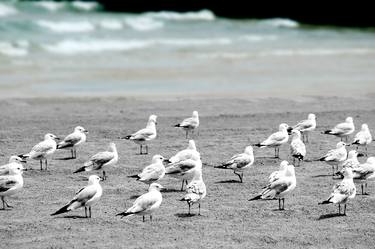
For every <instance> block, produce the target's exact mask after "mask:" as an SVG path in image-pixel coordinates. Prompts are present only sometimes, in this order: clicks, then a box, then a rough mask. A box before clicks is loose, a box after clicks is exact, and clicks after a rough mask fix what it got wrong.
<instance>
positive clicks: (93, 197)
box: [51, 175, 103, 218]
mask: <svg viewBox="0 0 375 249" xmlns="http://www.w3.org/2000/svg"><path fill="white" fill-rule="evenodd" d="M99 181H100V177H99V176H97V175H91V176H90V177H89V182H88V184H87V186H86V187H84V188H82V189H80V190H79V191H78V192H77V193H76V196H75V197H74V198H73V200H71V201H70V202H69V203H68V204H66V205H65V206H64V207H62V208H60V209H59V210H57V211H56V212H54V213H53V214H51V215H57V214H62V213H66V212H69V211H73V210H76V209H78V208H81V207H85V217H86V218H87V217H88V218H91V206H92V205H94V204H95V203H96V202H98V201H99V199H100V197H101V196H102V193H103V189H102V187H101V186H100V184H99ZM87 209H88V210H89V215H88V216H87Z"/></svg>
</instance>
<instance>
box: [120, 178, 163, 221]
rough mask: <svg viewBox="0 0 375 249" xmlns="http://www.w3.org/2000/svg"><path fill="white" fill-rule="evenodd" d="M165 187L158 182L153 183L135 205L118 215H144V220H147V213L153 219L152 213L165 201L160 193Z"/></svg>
mask: <svg viewBox="0 0 375 249" xmlns="http://www.w3.org/2000/svg"><path fill="white" fill-rule="evenodd" d="M162 189H163V187H162V186H161V185H160V184H158V183H155V182H154V183H151V185H150V187H149V189H148V192H147V193H145V194H143V195H141V196H140V197H138V198H137V199H136V200H135V201H134V203H133V206H131V207H130V208H129V209H128V210H126V211H125V212H121V213H119V214H117V215H120V216H122V217H125V216H131V215H142V216H143V222H145V215H147V214H148V215H150V220H151V221H152V213H153V212H154V211H156V210H157V209H158V208H159V207H160V204H161V202H162V201H163V197H162V195H161V193H160V190H162ZM117 215H116V216H117Z"/></svg>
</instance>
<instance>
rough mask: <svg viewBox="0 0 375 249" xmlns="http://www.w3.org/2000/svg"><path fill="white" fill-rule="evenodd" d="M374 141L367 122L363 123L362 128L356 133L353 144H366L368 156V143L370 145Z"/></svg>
mask: <svg viewBox="0 0 375 249" xmlns="http://www.w3.org/2000/svg"><path fill="white" fill-rule="evenodd" d="M371 142H372V136H371V133H370V130H369V128H368V125H367V124H362V127H361V130H360V131H359V132H358V133H357V134H356V135H355V137H354V140H353V143H352V144H353V145H356V146H357V150H358V146H364V147H365V150H366V154H365V155H366V156H367V145H369V144H370V143H371Z"/></svg>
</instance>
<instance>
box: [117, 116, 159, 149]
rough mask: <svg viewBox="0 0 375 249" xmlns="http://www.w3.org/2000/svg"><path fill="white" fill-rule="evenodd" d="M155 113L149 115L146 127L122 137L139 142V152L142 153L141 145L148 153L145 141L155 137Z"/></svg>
mask: <svg viewBox="0 0 375 249" xmlns="http://www.w3.org/2000/svg"><path fill="white" fill-rule="evenodd" d="M156 118H157V116H156V115H151V116H150V117H149V119H148V122H147V126H146V128H144V129H142V130H139V131H137V132H136V133H133V134H131V135H127V136H125V137H123V139H128V140H132V141H134V143H136V144H139V154H140V155H142V154H143V151H142V148H143V146H145V147H146V153H145V154H148V145H147V143H148V142H149V141H151V140H153V139H155V138H156V124H157V123H156Z"/></svg>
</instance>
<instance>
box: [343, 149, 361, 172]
mask: <svg viewBox="0 0 375 249" xmlns="http://www.w3.org/2000/svg"><path fill="white" fill-rule="evenodd" d="M357 156H358V152H357V151H356V150H351V151H349V153H348V158H347V159H346V160H345V161H344V162H342V163H341V166H342V167H343V168H352V169H354V168H356V167H358V165H359V161H358V158H357Z"/></svg>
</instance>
